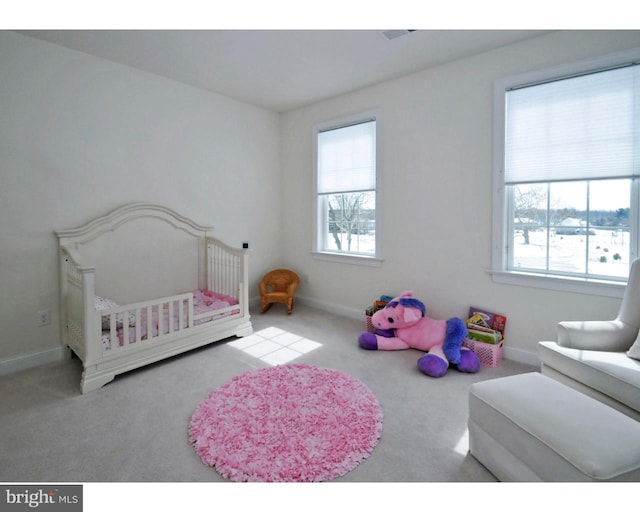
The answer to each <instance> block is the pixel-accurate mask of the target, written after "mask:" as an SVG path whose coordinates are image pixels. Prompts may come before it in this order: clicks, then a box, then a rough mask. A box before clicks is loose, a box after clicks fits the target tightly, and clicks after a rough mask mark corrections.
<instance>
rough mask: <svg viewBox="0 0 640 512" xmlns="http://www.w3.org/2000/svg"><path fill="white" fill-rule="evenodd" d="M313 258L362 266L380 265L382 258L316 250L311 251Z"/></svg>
mask: <svg viewBox="0 0 640 512" xmlns="http://www.w3.org/2000/svg"><path fill="white" fill-rule="evenodd" d="M311 255H312V256H313V258H314V259H316V260H319V261H330V262H333V263H348V264H350V265H361V266H364V267H381V266H382V262H383V261H384V260H382V259H380V258H376V257H374V256H362V255H360V254H344V253H337V252H317V251H313V252H312V253H311Z"/></svg>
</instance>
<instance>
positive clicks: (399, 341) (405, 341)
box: [358, 291, 480, 377]
mask: <svg viewBox="0 0 640 512" xmlns="http://www.w3.org/2000/svg"><path fill="white" fill-rule="evenodd" d="M371 321H372V323H373V326H374V329H375V330H374V333H370V332H363V333H361V334H360V336H359V337H358V343H359V344H360V346H361V347H362V348H365V349H367V350H404V349H408V348H415V349H418V350H422V351H423V352H427V354H426V355H424V356H422V357H421V358H420V359H418V368H419V369H420V371H421V372H423V373H425V374H426V375H429V376H430V377H442V376H443V375H444V374H445V373H447V369H448V368H449V365H453V366H455V368H457V369H458V370H459V371H461V372H466V373H476V372H477V371H478V370H479V369H480V360H479V359H478V356H477V355H476V354H475V353H474V352H472V351H471V350H468V349H466V348H464V347H463V346H462V342H463V341H464V338H465V337H466V335H467V327H466V325H465V323H464V321H463V320H462V319H461V318H455V317H454V318H450V319H449V320H435V319H433V318H429V317H428V316H426V307H425V305H424V304H423V303H422V302H421V301H419V300H418V299H416V298H414V297H413V292H409V291H407V292H404V293H403V294H402V295H400V296H399V297H396V298H395V299H392V300H391V301H389V303H388V304H387V305H386V306H385V307H384V309H381V310H379V311H377V312H376V313H374V314H373V316H372V317H371Z"/></svg>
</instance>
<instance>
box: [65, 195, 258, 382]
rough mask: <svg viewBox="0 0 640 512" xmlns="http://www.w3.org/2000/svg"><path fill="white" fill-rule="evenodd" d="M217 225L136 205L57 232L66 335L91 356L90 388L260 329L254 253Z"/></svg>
mask: <svg viewBox="0 0 640 512" xmlns="http://www.w3.org/2000/svg"><path fill="white" fill-rule="evenodd" d="M212 229H213V228H211V227H207V226H201V225H199V224H197V223H196V222H194V221H192V220H189V219H187V218H185V217H183V216H181V215H179V214H178V213H176V212H175V211H173V210H171V209H169V208H167V207H164V206H161V205H157V204H151V203H134V204H130V205H126V206H123V207H121V208H118V209H117V210H114V211H113V212H111V213H109V214H108V215H105V216H103V217H99V218H97V219H95V220H93V221H91V222H89V223H87V224H85V225H83V226H81V227H78V228H75V229H65V230H60V231H56V234H57V236H58V240H59V249H60V251H59V254H60V324H61V338H62V343H63V344H64V345H66V346H68V347H69V348H70V349H71V350H72V351H73V352H74V353H75V354H76V355H77V356H78V358H79V359H80V360H81V361H82V364H83V368H84V371H83V374H82V380H81V383H80V388H81V391H82V393H87V392H89V391H93V390H96V389H98V388H100V387H102V386H103V385H105V384H107V383H108V382H110V381H112V380H113V379H114V377H115V376H116V375H118V374H121V373H123V372H126V371H129V370H133V369H134V368H138V367H140V366H144V365H147V364H150V363H153V362H156V361H159V360H162V359H165V358H167V357H171V356H174V355H177V354H180V353H182V352H185V351H188V350H191V349H194V348H196V347H200V346H203V345H206V344H209V343H213V342H215V341H219V340H223V339H226V338H229V337H232V336H246V335H249V334H251V333H252V332H253V328H252V325H251V317H250V315H249V306H248V302H249V295H248V253H247V251H246V250H244V249H235V248H233V247H230V246H228V245H226V244H224V243H222V242H221V241H219V240H217V239H215V238H213V237H211V236H209V233H210V232H211V231H212ZM177 290H180V292H181V293H178V294H175V292H176V291H177ZM148 297H159V298H155V299H151V300H149V299H148Z"/></svg>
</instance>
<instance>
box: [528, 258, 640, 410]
mask: <svg viewBox="0 0 640 512" xmlns="http://www.w3.org/2000/svg"><path fill="white" fill-rule="evenodd" d="M639 331H640V259H637V260H635V261H634V262H633V263H632V264H631V268H630V271H629V280H628V282H627V286H626V288H625V291H624V295H623V298H622V303H621V305H620V311H619V312H618V315H617V316H616V318H615V319H613V320H585V321H566V322H560V323H559V324H558V328H557V340H556V341H541V342H539V343H538V355H539V357H540V363H541V366H540V369H541V372H542V373H543V374H544V375H547V376H549V377H553V378H554V379H556V380H558V381H560V382H562V383H564V384H567V385H569V386H571V387H573V388H575V389H577V390H579V391H582V392H583V393H585V394H587V395H589V396H591V397H593V398H596V399H598V400H600V401H601V402H604V403H606V404H608V405H610V406H612V407H614V408H616V409H618V410H620V411H622V412H624V413H625V414H627V415H628V416H631V417H632V418H635V419H636V420H640V336H639V335H638V332H639Z"/></svg>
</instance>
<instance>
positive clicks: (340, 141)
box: [315, 116, 379, 259]
mask: <svg viewBox="0 0 640 512" xmlns="http://www.w3.org/2000/svg"><path fill="white" fill-rule="evenodd" d="M376 125H377V122H376V119H375V117H372V116H367V117H366V118H364V119H363V118H359V119H357V120H353V121H349V122H342V123H334V124H329V125H324V126H322V127H317V128H316V131H315V134H316V251H317V253H320V254H323V255H325V256H326V255H330V256H331V255H332V256H336V255H340V256H352V257H353V256H355V257H359V258H360V259H368V258H369V259H374V258H376V257H377V256H378V254H379V251H378V237H377V236H376V226H377V223H376V211H377V210H376V192H377V191H376Z"/></svg>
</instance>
